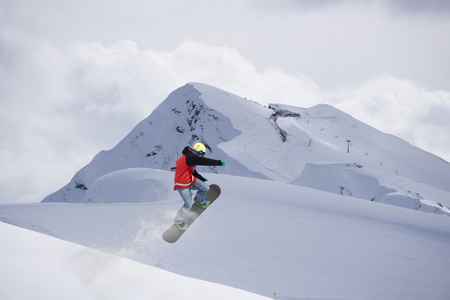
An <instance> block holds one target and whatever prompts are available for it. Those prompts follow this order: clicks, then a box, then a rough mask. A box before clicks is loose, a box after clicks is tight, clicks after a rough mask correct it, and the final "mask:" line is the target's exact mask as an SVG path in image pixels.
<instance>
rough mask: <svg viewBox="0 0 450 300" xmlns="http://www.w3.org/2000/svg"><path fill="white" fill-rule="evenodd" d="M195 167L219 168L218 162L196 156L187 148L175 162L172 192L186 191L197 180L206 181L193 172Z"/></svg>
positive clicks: (219, 162)
mask: <svg viewBox="0 0 450 300" xmlns="http://www.w3.org/2000/svg"><path fill="white" fill-rule="evenodd" d="M195 165H202V166H221V165H222V163H221V161H220V160H215V159H210V158H206V157H200V156H198V155H197V154H196V153H195V152H194V150H192V149H191V148H189V147H185V148H184V149H183V155H182V156H181V157H180V158H179V159H178V160H177V169H176V171H175V180H174V181H175V186H174V187H173V189H174V190H177V189H187V188H189V187H191V186H192V185H193V184H194V183H195V181H196V180H197V179H200V180H201V181H206V179H205V178H203V176H202V175H200V174H198V173H197V171H196V170H195Z"/></svg>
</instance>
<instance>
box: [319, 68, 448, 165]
mask: <svg viewBox="0 0 450 300" xmlns="http://www.w3.org/2000/svg"><path fill="white" fill-rule="evenodd" d="M328 98H329V99H330V102H331V103H332V104H333V105H335V106H336V107H338V108H339V109H341V110H343V111H345V112H347V113H349V114H350V115H352V116H353V117H355V118H357V119H359V120H361V121H363V122H365V123H367V124H369V125H371V126H373V127H375V128H377V129H379V130H381V131H384V132H387V133H391V134H393V135H396V136H398V137H400V138H402V139H404V140H406V141H407V142H409V143H411V144H413V145H415V146H417V147H419V148H422V149H425V150H427V151H430V152H432V153H435V154H436V155H439V156H441V157H443V158H445V159H446V160H447V161H450V156H449V154H448V151H447V149H448V148H449V146H450V139H449V138H448V137H449V136H450V118H449V117H448V116H450V92H446V91H429V90H427V89H425V88H424V87H422V86H420V85H419V84H417V83H414V82H411V81H409V80H405V79H399V78H394V77H391V76H379V77H377V78H374V79H372V80H369V81H367V82H366V83H364V84H362V85H361V86H359V87H354V88H349V89H347V90H341V91H339V92H336V91H335V92H329V93H328Z"/></svg>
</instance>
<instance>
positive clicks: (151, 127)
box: [42, 83, 450, 214]
mask: <svg viewBox="0 0 450 300" xmlns="http://www.w3.org/2000/svg"><path fill="white" fill-rule="evenodd" d="M393 117H395V116H393ZM196 141H201V142H203V143H204V144H205V145H206V146H207V148H208V155H207V156H208V157H212V158H219V159H222V160H224V161H226V163H227V166H226V167H225V168H215V167H211V168H199V171H200V172H212V173H222V174H230V175H238V176H245V177H253V178H265V179H271V180H275V181H279V182H292V181H293V182H294V183H296V184H301V183H302V182H304V180H303V181H302V180H300V179H297V178H299V177H300V178H305V176H307V175H305V174H303V175H302V171H303V170H304V169H305V166H307V164H310V163H316V164H317V163H319V164H321V172H323V173H324V174H327V173H332V172H333V169H334V168H335V164H336V163H341V164H357V165H361V166H363V167H364V170H367V171H368V172H372V173H371V174H378V175H377V176H376V177H383V178H384V177H389V176H390V177H392V176H395V177H396V178H398V179H399V180H407V181H409V182H410V183H411V184H412V186H411V187H409V189H408V190H405V191H401V192H400V194H396V193H389V199H387V198H386V197H385V198H382V197H377V196H376V195H367V196H366V197H364V198H365V199H375V201H380V202H383V203H390V204H395V205H399V206H403V207H409V208H413V209H420V210H424V211H428V212H436V213H440V214H447V212H448V206H449V203H448V201H446V200H445V199H448V192H450V164H449V163H448V162H446V161H444V160H442V159H440V158H439V157H436V156H434V155H432V154H430V153H427V152H425V151H423V150H420V149H418V148H416V147H414V146H412V145H410V144H408V143H406V142H404V141H403V140H401V139H398V138H396V137H394V136H391V135H388V134H385V133H382V132H380V131H378V130H376V129H374V128H371V127H370V126H368V125H366V124H364V123H362V122H360V121H358V120H356V119H354V118H352V117H351V116H349V115H347V114H345V113H344V112H342V111H339V110H337V109H336V108H334V107H331V106H328V105H317V106H315V107H312V108H308V109H305V108H299V107H292V106H286V105H280V104H272V105H270V107H269V108H267V107H264V106H261V105H259V104H258V103H256V102H253V101H250V100H247V99H244V98H241V97H238V96H236V95H233V94H231V93H228V92H226V91H223V90H220V89H217V88H214V87H211V86H207V85H204V84H199V83H191V84H187V85H186V86H184V87H181V88H179V89H177V90H175V91H174V92H172V93H171V94H170V95H169V96H168V97H167V99H166V100H165V101H164V102H162V103H161V104H160V105H159V106H158V107H157V108H156V109H155V110H154V111H153V112H152V114H151V115H150V116H149V117H148V118H146V119H145V120H143V121H142V122H140V123H139V124H138V125H137V126H136V128H134V129H133V130H132V131H131V132H130V134H128V135H127V136H126V137H125V138H124V139H123V140H122V141H121V142H120V143H119V144H118V145H117V146H116V147H114V148H113V149H111V150H108V151H102V152H100V153H99V154H97V155H96V156H95V157H94V159H93V160H92V162H91V163H90V164H88V165H87V166H86V167H84V168H83V169H81V170H80V171H79V172H77V173H76V174H75V176H74V177H73V178H72V180H71V181H70V183H68V184H67V185H66V186H65V187H63V188H61V189H60V190H59V191H57V192H55V193H53V194H51V195H49V196H47V197H46V198H45V199H44V200H43V201H42V202H80V201H81V200H82V199H83V198H84V197H85V195H86V193H87V191H88V190H89V189H90V188H92V187H93V185H94V182H95V181H96V179H98V178H99V177H101V176H102V175H105V174H108V173H110V172H112V171H116V170H121V169H126V168H135V167H147V168H156V169H162V170H170V168H171V167H174V166H175V161H176V159H177V158H178V157H179V156H180V155H181V150H182V149H183V148H184V147H185V146H186V145H192V144H193V143H194V142H196ZM347 141H350V142H347ZM347 146H349V153H347ZM326 164H329V165H326ZM310 169H311V168H310V167H309V168H307V169H305V171H309V170H310ZM328 178H329V180H331V179H332V178H333V177H328ZM334 179H336V180H338V179H337V178H334ZM339 180H340V179H339ZM375 180H378V179H375ZM391 182H392V180H389V182H388V183H391ZM414 182H417V183H420V187H421V188H418V189H416V188H415V186H414V184H413V183H414ZM338 184H339V182H328V183H327V185H326V186H324V185H311V184H306V186H309V187H314V188H319V189H322V190H326V191H330V186H336V185H338ZM386 184H387V183H386ZM341 186H342V185H340V184H339V185H338V187H337V188H336V189H335V190H334V191H333V192H336V193H340V192H341ZM342 187H343V188H344V190H345V189H346V187H345V186H342ZM428 187H429V188H428ZM385 188H386V189H387V190H393V191H398V187H396V186H385ZM424 188H425V189H427V190H431V189H433V188H434V190H435V191H437V193H421V192H420V191H422V190H423V189H424ZM360 189H362V187H360ZM419 190H420V191H419ZM408 191H409V192H408ZM405 193H406V194H408V193H410V195H412V197H403V196H404V195H405ZM347 194H348V195H350V194H351V195H352V196H356V195H357V193H347ZM425 194H426V195H425ZM386 195H387V194H386ZM424 195H425V196H424ZM434 195H437V196H434ZM443 199H444V200H443ZM412 200H413V201H415V202H416V203H414V204H411V201H412ZM103 201H108V200H107V199H104V200H103Z"/></svg>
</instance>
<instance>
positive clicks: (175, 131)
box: [0, 83, 450, 300]
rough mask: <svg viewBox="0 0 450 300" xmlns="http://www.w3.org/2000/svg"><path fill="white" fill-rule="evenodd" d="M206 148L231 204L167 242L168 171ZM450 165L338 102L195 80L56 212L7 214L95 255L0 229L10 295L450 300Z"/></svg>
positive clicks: (87, 171)
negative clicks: (290, 99)
mask: <svg viewBox="0 0 450 300" xmlns="http://www.w3.org/2000/svg"><path fill="white" fill-rule="evenodd" d="M196 141H201V142H203V143H205V145H207V147H208V155H207V156H209V157H213V158H217V159H222V160H224V161H225V162H226V167H220V168H207V167H205V168H203V169H201V168H199V171H200V173H203V175H204V176H205V177H207V178H208V179H209V182H211V183H217V184H219V185H220V186H221V188H222V194H221V196H220V198H219V199H218V200H217V201H216V202H215V203H214V204H213V205H212V206H211V207H210V208H208V210H207V211H206V212H205V213H204V214H203V215H202V216H201V218H199V219H198V220H197V221H196V222H195V223H194V224H193V225H192V226H191V228H189V231H188V232H187V233H186V234H184V235H183V237H182V238H181V239H180V240H179V241H178V242H177V243H174V244H169V243H166V242H164V241H163V240H162V238H161V234H162V233H163V232H164V230H165V229H167V228H168V226H170V225H171V224H172V222H173V218H174V216H175V214H176V212H177V210H178V209H179V207H180V206H181V205H182V201H181V199H180V197H179V195H178V193H177V192H175V191H173V172H171V171H170V168H171V167H173V166H174V165H175V160H176V159H177V158H178V156H179V155H180V152H181V149H182V148H183V147H184V146H186V145H191V144H192V143H194V142H196ZM347 141H350V142H347ZM347 146H348V147H349V148H347ZM347 149H348V150H349V152H347ZM449 168H450V167H449V163H448V162H446V161H444V160H442V159H440V158H438V157H436V156H434V155H432V154H429V153H427V152H425V151H422V150H420V149H418V148H416V147H413V146H411V145H409V144H408V143H406V142H404V141H402V140H400V139H398V138H396V137H394V136H391V135H387V134H384V133H382V132H379V131H377V130H375V129H373V128H371V127H369V126H367V125H365V124H364V123H362V122H359V121H358V120H355V119H353V118H352V117H351V116H349V115H347V114H345V113H343V112H341V111H339V110H337V109H335V108H333V107H331V106H327V105H318V106H315V107H312V108H308V109H304V108H298V107H290V106H285V105H270V107H264V106H261V105H259V104H257V103H255V102H253V101H250V100H247V99H243V98H240V97H238V96H235V95H232V94H230V93H227V92H225V91H222V90H218V89H216V88H213V87H210V86H206V85H203V84H197V83H195V84H188V85H186V86H184V87H182V88H179V89H178V90H176V91H174V92H173V93H172V94H170V95H169V97H168V98H167V99H166V100H165V101H164V102H163V103H161V105H160V106H158V108H157V109H155V111H154V112H153V113H152V114H151V115H150V116H149V117H148V118H147V119H145V120H143V121H142V122H141V123H139V124H138V126H136V128H135V129H133V131H132V132H131V133H130V134H129V135H128V136H126V137H125V138H124V139H123V140H122V141H121V142H120V143H119V144H118V145H117V146H116V147H115V148H113V149H111V150H109V151H102V152H100V153H99V154H98V155H97V156H96V157H95V158H94V159H93V161H92V162H91V163H90V164H88V165H87V166H86V167H84V168H83V169H82V170H80V171H79V172H78V173H77V174H75V176H74V178H73V179H72V181H71V182H70V183H69V184H68V185H67V186H65V187H63V188H62V189H61V190H59V191H57V192H55V193H54V194H52V195H50V196H48V197H47V198H46V199H44V200H43V202H46V203H35V204H16V205H0V221H2V222H4V223H8V224H12V225H16V226H20V227H23V228H27V229H30V230H34V231H37V232H40V233H44V234H46V235H50V236H52V237H56V238H59V239H62V240H65V241H70V242H74V243H77V244H80V245H83V246H87V247H88V248H87V247H81V246H77V245H71V244H68V243H63V242H62V241H58V240H56V239H53V238H52V239H50V238H47V237H42V236H38V235H35V234H30V233H26V232H23V231H21V230H17V229H14V228H12V227H11V226H8V225H6V224H3V225H2V226H0V245H1V246H0V255H1V256H2V257H3V258H4V260H3V262H2V263H0V267H1V268H2V270H3V272H2V273H1V275H0V282H1V283H2V285H1V286H0V298H1V299H13V300H15V299H22V298H24V297H25V298H26V296H28V295H29V294H28V293H27V291H30V290H32V291H34V290H35V291H41V290H42V291H43V292H42V295H43V297H45V299H52V297H53V296H54V298H58V299H60V298H64V299H71V298H73V297H77V296H80V295H81V296H80V297H81V298H84V299H90V298H92V299H122V298H130V299H152V298H155V299H179V298H180V297H181V298H186V299H194V298H195V299H213V298H214V299H216V298H218V297H216V296H215V295H216V294H217V292H218V291H219V290H220V293H221V296H220V297H222V296H223V297H222V298H233V299H249V297H254V298H255V299H257V298H259V296H258V295H261V296H265V297H273V298H274V299H279V300H300V299H302V300H304V299H448V295H450V288H449V286H448V278H449V277H450V258H449V256H448V249H449V247H450V218H449V217H448V216H444V215H448V214H449V210H448V206H450V203H449V201H450V196H449V194H450V192H449V189H450V169H449ZM215 173H219V174H215ZM48 202H54V203H48ZM59 202H72V203H69V204H67V203H59ZM378 202H381V203H378ZM383 203H388V204H393V205H394V206H393V205H384V204H383ZM396 206H401V207H396ZM405 208H410V209H405ZM417 210H421V211H426V212H433V213H423V212H421V211H417ZM0 225H1V224H0ZM91 248H93V249H96V250H92V249H91ZM98 250H100V251H98ZM102 251H103V252H108V253H111V254H115V255H117V256H121V257H125V258H128V259H131V260H135V261H137V262H140V263H144V264H145V265H147V266H142V265H139V264H134V263H132V262H130V261H127V260H123V259H121V258H118V257H115V256H111V255H108V254H104V253H102ZM154 267H157V268H159V269H165V270H167V271H170V272H174V273H176V274H179V275H182V276H187V277H179V276H174V274H169V273H166V272H161V271H162V270H158V269H157V268H154ZM30 272H31V275H30ZM122 272H123V273H122ZM41 273H42V274H45V276H41ZM80 275H81V276H80ZM37 277H38V279H35V278H37ZM17 278H20V279H21V280H17ZM194 278H195V279H201V280H204V281H209V282H212V283H219V284H221V285H225V286H229V287H232V288H234V289H228V288H227V287H223V286H220V287H218V286H217V285H214V284H212V283H205V282H198V281H193V279H194ZM171 282H174V284H175V287H173V289H172V285H171ZM147 284H148V286H149V287H151V289H148V288H147ZM199 284H200V285H201V287H199V286H198V285H199ZM60 287H61V288H60ZM180 287H181V289H182V291H183V292H186V293H188V295H187V296H186V297H184V296H183V295H180V293H179V292H178V290H176V289H177V288H180ZM203 288H205V289H207V291H205V292H203V291H204V290H203ZM236 288H237V289H239V290H236ZM198 289H202V290H201V291H199V292H197V291H198ZM242 290H244V291H248V292H252V293H256V294H258V295H252V294H249V293H246V292H243V291H242ZM166 291H168V293H167V294H166ZM24 295H25V296H24ZM22 296H24V297H22ZM80 297H78V298H80ZM89 297H90V298H89ZM114 297H116V298H114ZM35 298H36V297H35ZM37 299H40V298H37ZM42 299H43V298H42Z"/></svg>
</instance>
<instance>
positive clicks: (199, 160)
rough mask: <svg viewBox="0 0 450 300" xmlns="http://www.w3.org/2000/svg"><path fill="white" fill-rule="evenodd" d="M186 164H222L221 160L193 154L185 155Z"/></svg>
mask: <svg viewBox="0 0 450 300" xmlns="http://www.w3.org/2000/svg"><path fill="white" fill-rule="evenodd" d="M186 165H188V166H195V165H198V166H222V161H221V160H217V159H211V158H206V157H200V156H195V155H189V156H186Z"/></svg>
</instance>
